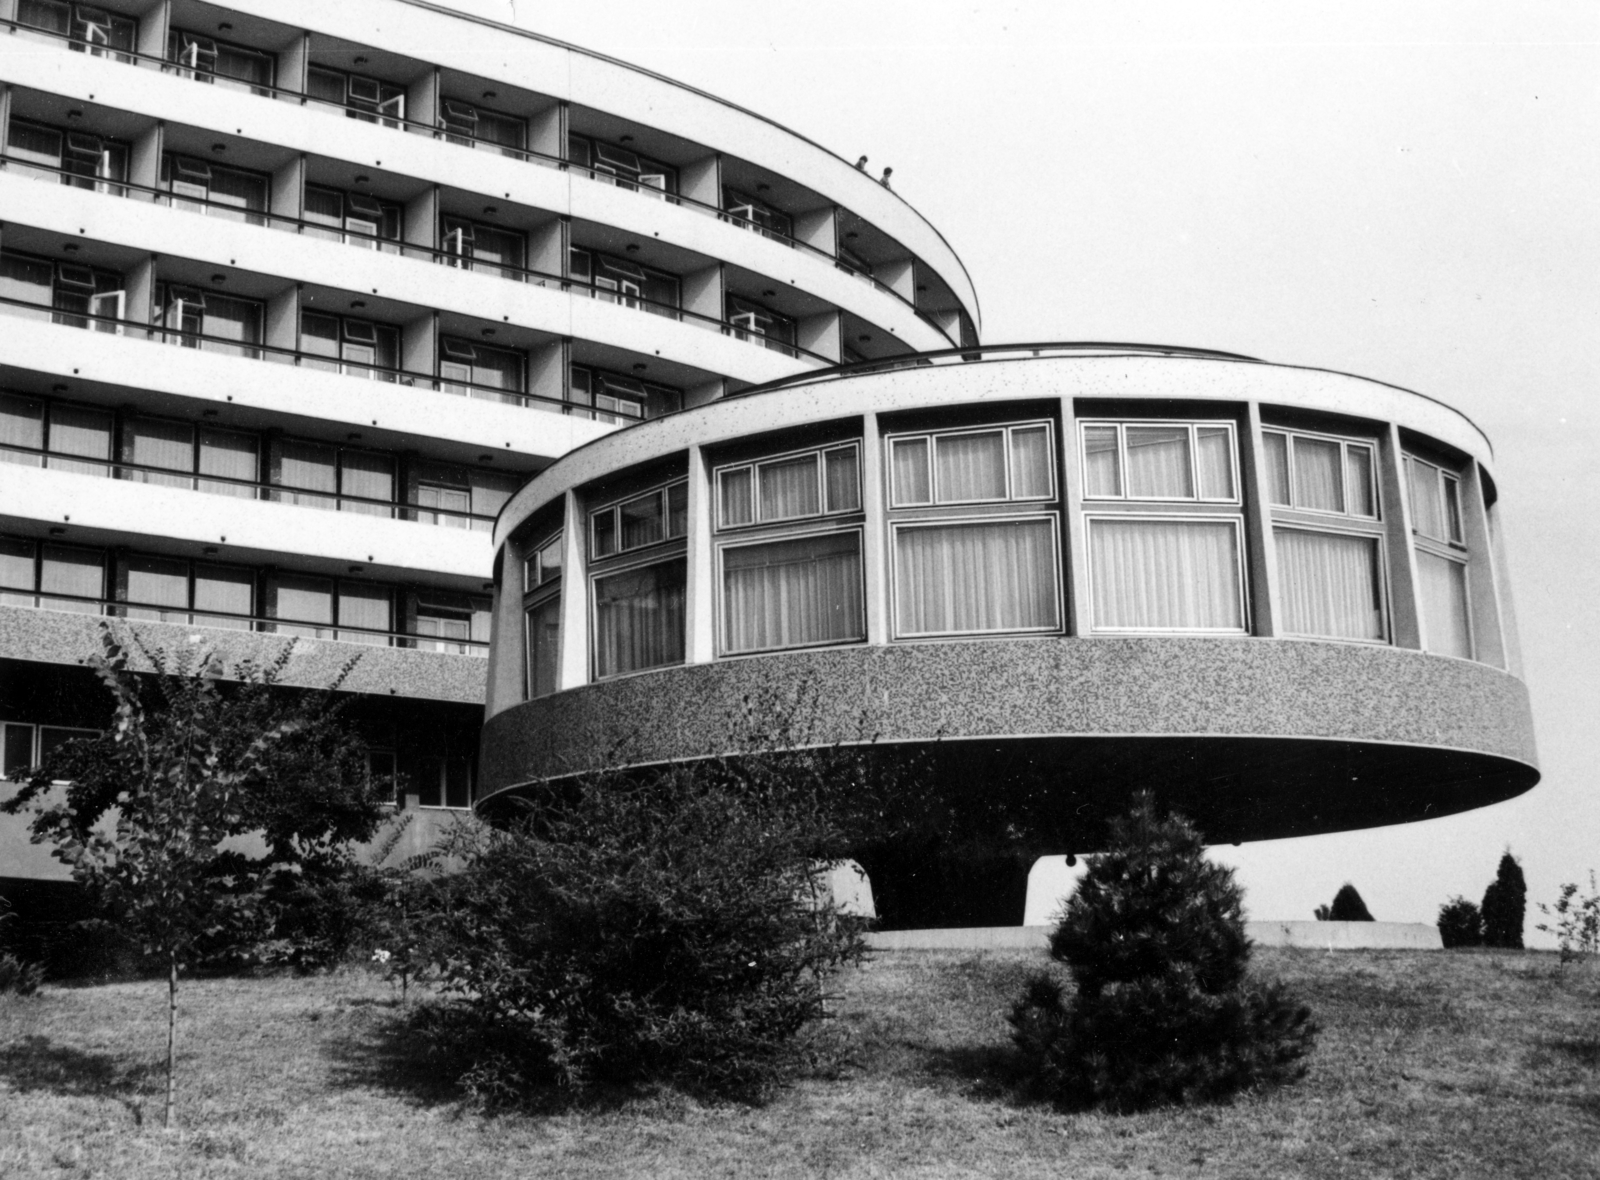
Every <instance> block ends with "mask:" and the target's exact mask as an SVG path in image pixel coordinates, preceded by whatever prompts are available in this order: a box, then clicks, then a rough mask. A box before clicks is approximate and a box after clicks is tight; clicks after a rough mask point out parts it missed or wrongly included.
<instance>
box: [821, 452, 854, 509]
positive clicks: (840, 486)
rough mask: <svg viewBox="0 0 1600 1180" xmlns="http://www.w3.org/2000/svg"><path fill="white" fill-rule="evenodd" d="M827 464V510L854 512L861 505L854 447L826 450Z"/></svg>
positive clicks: (825, 459)
mask: <svg viewBox="0 0 1600 1180" xmlns="http://www.w3.org/2000/svg"><path fill="white" fill-rule="evenodd" d="M823 458H824V461H825V462H826V464H827V473H826V476H825V478H826V482H827V485H828V511H829V512H855V511H857V510H858V509H859V508H860V507H861V476H860V473H859V472H858V471H857V469H856V452H855V450H854V449H849V450H842V451H828V452H827V453H826V454H825V455H824V456H823Z"/></svg>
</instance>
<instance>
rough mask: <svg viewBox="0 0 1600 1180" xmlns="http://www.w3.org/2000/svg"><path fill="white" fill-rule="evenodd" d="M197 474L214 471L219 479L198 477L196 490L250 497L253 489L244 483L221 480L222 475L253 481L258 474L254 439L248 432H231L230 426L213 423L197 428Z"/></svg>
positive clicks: (252, 497)
mask: <svg viewBox="0 0 1600 1180" xmlns="http://www.w3.org/2000/svg"><path fill="white" fill-rule="evenodd" d="M200 474H201V475H215V476H218V477H219V479H215V480H210V479H202V480H201V481H200V484H199V486H200V490H201V491H202V492H211V493H213V494H215V495H219V496H237V497H238V498H239V499H241V500H254V499H255V498H256V489H255V488H253V487H250V486H248V484H237V483H223V482H221V480H223V479H239V480H246V481H248V483H254V482H255V481H256V479H257V477H258V474H259V460H258V458H257V451H256V440H255V438H254V436H252V435H248V434H235V433H234V432H233V431H231V430H217V429H215V428H214V427H210V426H202V427H201V428H200Z"/></svg>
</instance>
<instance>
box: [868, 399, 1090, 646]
mask: <svg viewBox="0 0 1600 1180" xmlns="http://www.w3.org/2000/svg"><path fill="white" fill-rule="evenodd" d="M884 446H885V449H886V451H887V458H888V465H889V505H890V509H891V516H890V536H891V546H892V553H893V558H892V560H893V574H894V583H893V584H894V614H895V621H894V631H895V636H896V637H897V638H901V639H911V638H921V637H927V636H935V635H977V634H990V633H1004V632H1042V631H1057V630H1060V628H1061V618H1062V607H1061V573H1060V570H1061V558H1060V553H1059V545H1060V540H1059V537H1060V521H1059V516H1058V514H1057V512H1056V511H1055V507H1056V504H1055V497H1056V492H1055V476H1054V469H1055V463H1056V460H1055V445H1054V440H1053V427H1052V426H1051V424H1050V423H1048V422H1019V423H1014V424H1008V425H1002V426H991V427H984V428H974V429H964V430H944V431H926V432H917V433H914V434H898V433H896V434H891V435H889V436H888V437H887V438H886V439H885V441H884ZM953 505H969V506H970V507H969V508H968V509H967V510H966V512H965V513H964V514H963V515H961V516H952V515H950V514H949V513H948V512H947V511H943V510H942V509H944V508H945V506H953ZM1023 509H1026V510H1028V512H1027V514H1026V515H1020V514H1019V510H1023Z"/></svg>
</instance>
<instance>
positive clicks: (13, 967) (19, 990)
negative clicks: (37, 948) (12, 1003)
mask: <svg viewBox="0 0 1600 1180" xmlns="http://www.w3.org/2000/svg"><path fill="white" fill-rule="evenodd" d="M43 982H44V968H43V967H41V966H39V964H37V963H27V962H24V961H23V960H21V959H19V958H17V957H16V956H15V955H10V954H0V996H3V995H5V994H6V993H7V992H13V993H15V994H16V995H19V996H31V995H33V993H34V992H36V991H38V990H39V985H40V984H41V983H43Z"/></svg>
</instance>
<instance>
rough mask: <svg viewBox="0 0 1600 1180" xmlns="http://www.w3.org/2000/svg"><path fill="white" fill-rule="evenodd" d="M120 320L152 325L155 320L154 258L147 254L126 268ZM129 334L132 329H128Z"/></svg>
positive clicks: (152, 255)
mask: <svg viewBox="0 0 1600 1180" xmlns="http://www.w3.org/2000/svg"><path fill="white" fill-rule="evenodd" d="M123 292H124V294H123V297H122V298H123V308H122V318H123V319H125V320H129V321H131V322H133V323H137V324H149V323H154V322H155V318H156V310H157V309H156V256H155V255H154V254H148V255H146V256H145V257H143V258H141V259H139V261H137V262H135V263H134V264H133V265H132V266H131V267H129V268H128V272H127V274H125V275H124V276H123ZM129 332H130V333H131V334H135V335H137V333H133V330H132V329H129Z"/></svg>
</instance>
